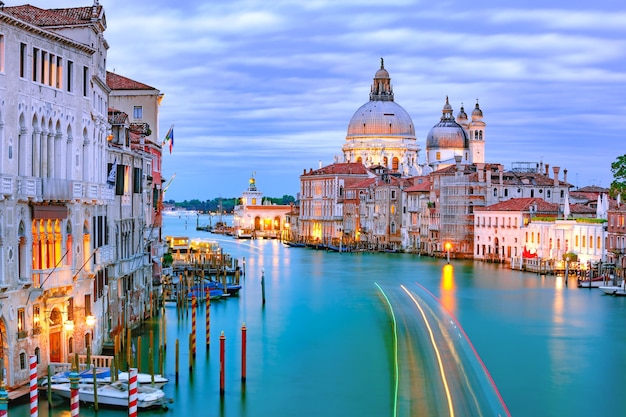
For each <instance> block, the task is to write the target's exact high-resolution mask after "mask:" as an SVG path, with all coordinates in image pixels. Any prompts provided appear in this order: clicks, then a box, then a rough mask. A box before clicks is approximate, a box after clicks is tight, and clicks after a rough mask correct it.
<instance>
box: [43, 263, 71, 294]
mask: <svg viewBox="0 0 626 417" xmlns="http://www.w3.org/2000/svg"><path fill="white" fill-rule="evenodd" d="M33 283H34V284H35V285H34V287H36V288H37V287H38V288H40V289H42V290H49V289H51V288H56V287H64V286H68V285H72V284H73V276H72V271H71V269H70V268H69V267H66V268H65V269H60V268H57V269H33Z"/></svg>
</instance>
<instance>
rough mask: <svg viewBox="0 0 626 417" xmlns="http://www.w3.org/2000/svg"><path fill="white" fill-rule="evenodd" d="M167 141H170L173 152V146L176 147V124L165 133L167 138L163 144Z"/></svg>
mask: <svg viewBox="0 0 626 417" xmlns="http://www.w3.org/2000/svg"><path fill="white" fill-rule="evenodd" d="M167 142H169V143H170V153H172V148H173V147H174V125H172V126H171V127H170V130H168V131H167V134H166V135H165V140H164V141H163V145H165V144H166V143H167Z"/></svg>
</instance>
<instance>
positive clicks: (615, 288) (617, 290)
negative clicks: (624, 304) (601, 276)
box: [598, 280, 626, 296]
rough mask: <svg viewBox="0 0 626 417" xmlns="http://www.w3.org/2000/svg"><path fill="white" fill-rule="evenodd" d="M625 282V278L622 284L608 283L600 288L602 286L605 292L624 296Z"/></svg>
mask: <svg viewBox="0 0 626 417" xmlns="http://www.w3.org/2000/svg"><path fill="white" fill-rule="evenodd" d="M625 283H626V280H623V281H622V283H621V284H620V285H606V286H600V287H598V288H600V290H602V292H603V293H605V294H608V295H621V296H624V295H626V287H625V286H624V284H625Z"/></svg>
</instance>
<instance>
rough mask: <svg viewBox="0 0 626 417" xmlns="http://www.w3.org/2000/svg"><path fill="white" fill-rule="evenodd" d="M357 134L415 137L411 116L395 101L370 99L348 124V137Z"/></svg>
mask: <svg viewBox="0 0 626 417" xmlns="http://www.w3.org/2000/svg"><path fill="white" fill-rule="evenodd" d="M355 136H383V137H388V136H399V137H402V138H407V137H411V138H414V137H415V127H414V126H413V120H411V116H409V113H407V112H406V110H404V109H403V108H402V106H400V105H399V104H397V103H396V102H395V101H369V102H367V103H365V104H364V105H362V106H361V107H360V108H359V109H358V110H357V111H356V112H355V113H354V116H352V119H351V120H350V124H348V135H347V139H350V138H352V137H355Z"/></svg>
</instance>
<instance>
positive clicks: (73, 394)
mask: <svg viewBox="0 0 626 417" xmlns="http://www.w3.org/2000/svg"><path fill="white" fill-rule="evenodd" d="M78 381H80V378H79V376H78V372H76V369H72V372H70V415H71V416H72V417H78V416H79V415H80V403H79V401H78Z"/></svg>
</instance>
